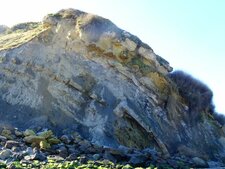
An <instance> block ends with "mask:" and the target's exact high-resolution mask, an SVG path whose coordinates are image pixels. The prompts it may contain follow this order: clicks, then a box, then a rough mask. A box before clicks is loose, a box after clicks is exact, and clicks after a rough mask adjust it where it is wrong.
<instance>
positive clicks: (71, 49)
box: [0, 9, 225, 160]
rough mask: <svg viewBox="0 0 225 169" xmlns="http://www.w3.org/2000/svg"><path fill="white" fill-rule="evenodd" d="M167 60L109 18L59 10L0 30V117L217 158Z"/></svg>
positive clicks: (220, 148)
mask: <svg viewBox="0 0 225 169" xmlns="http://www.w3.org/2000/svg"><path fill="white" fill-rule="evenodd" d="M171 71H172V68H171V67H170V65H169V63H168V62H167V61H166V60H164V59H163V58H161V57H160V56H158V55H157V54H155V53H154V51H153V50H152V49H151V48H150V47H149V46H148V45H147V44H145V43H143V42H142V41H141V40H140V39H138V37H136V36H134V35H132V34H130V33H129V32H126V31H124V30H122V29H120V28H118V27H117V26H116V25H115V24H113V23H112V22H111V21H109V20H107V19H104V18H102V17H99V16H96V15H92V14H88V13H84V12H81V11H78V10H73V9H67V10H61V11H59V12H58V13H56V14H50V15H47V16H46V17H45V18H44V19H43V21H42V22H40V23H33V22H32V23H24V24H18V25H16V26H14V27H12V28H7V30H5V31H2V32H1V34H0V117H1V118H0V124H1V126H12V127H17V128H21V129H25V128H34V127H37V126H38V127H46V128H50V129H52V130H54V131H56V132H58V133H60V132H61V131H62V130H65V129H67V130H71V131H77V132H79V133H80V134H81V135H82V136H83V137H85V138H86V139H88V140H90V141H91V142H93V143H95V144H99V145H104V146H109V147H118V146H120V145H124V146H127V147H134V148H139V149H143V148H146V147H151V148H155V149H156V150H157V151H160V152H162V154H163V155H164V156H170V155H173V154H181V155H185V156H189V157H200V158H202V159H205V160H221V159H222V158H225V154H224V148H225V134H224V131H223V130H222V128H221V126H220V125H219V124H218V123H217V122H216V121H215V120H214V119H212V118H211V117H210V115H209V114H208V113H207V112H204V113H202V117H201V119H200V120H197V121H196V122H193V121H191V117H190V113H189V111H188V106H187V104H186V103H185V101H184V100H183V98H182V97H181V96H180V95H179V92H178V91H177V89H176V85H175V84H174V83H173V82H172V81H171V80H170V79H169V78H168V77H167V74H168V73H169V72H171Z"/></svg>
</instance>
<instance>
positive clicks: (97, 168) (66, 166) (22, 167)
mask: <svg viewBox="0 0 225 169" xmlns="http://www.w3.org/2000/svg"><path fill="white" fill-rule="evenodd" d="M3 168H7V166H6V164H3V163H0V169H3ZM10 168H15V169H36V168H40V169H75V168H76V169H84V168H91V169H108V168H111V169H132V168H136V169H142V167H132V166H131V165H129V164H126V165H121V164H114V163H112V162H110V161H108V160H103V161H88V162H87V163H86V164H81V163H80V162H79V161H78V160H75V161H54V160H48V162H40V161H37V160H34V161H33V162H32V163H26V162H20V161H14V162H13V163H12V164H11V165H10ZM158 168H168V169H169V168H170V167H169V166H160V167H158ZM147 169H157V167H155V166H153V165H151V166H149V167H147Z"/></svg>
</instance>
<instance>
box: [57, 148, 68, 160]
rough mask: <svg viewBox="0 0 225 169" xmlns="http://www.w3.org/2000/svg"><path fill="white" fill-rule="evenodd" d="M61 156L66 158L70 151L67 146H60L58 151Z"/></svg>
mask: <svg viewBox="0 0 225 169" xmlns="http://www.w3.org/2000/svg"><path fill="white" fill-rule="evenodd" d="M56 152H57V153H58V155H59V156H61V157H63V158H66V157H67V156H68V155H69V154H68V150H67V148H66V147H65V146H60V147H59V149H57V150H56Z"/></svg>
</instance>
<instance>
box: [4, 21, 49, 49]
mask: <svg viewBox="0 0 225 169" xmlns="http://www.w3.org/2000/svg"><path fill="white" fill-rule="evenodd" d="M47 29H48V27H46V26H44V25H43V24H41V23H39V24H37V25H35V27H33V28H32V29H28V30H27V29H17V30H15V31H12V30H9V31H8V32H7V33H5V34H1V35H0V51H1V50H6V49H13V48H17V47H19V46H20V45H22V44H24V43H27V42H29V41H30V40H32V39H33V38H35V37H36V36H37V35H39V34H40V33H42V32H44V31H45V30H47Z"/></svg>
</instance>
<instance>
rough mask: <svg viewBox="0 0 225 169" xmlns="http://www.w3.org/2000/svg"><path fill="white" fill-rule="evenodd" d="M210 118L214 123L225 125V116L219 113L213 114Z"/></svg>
mask: <svg viewBox="0 0 225 169" xmlns="http://www.w3.org/2000/svg"><path fill="white" fill-rule="evenodd" d="M212 116H213V117H214V119H215V120H216V121H218V122H219V124H221V125H222V126H223V125H224V124H225V115H223V114H219V113H213V114H212Z"/></svg>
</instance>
